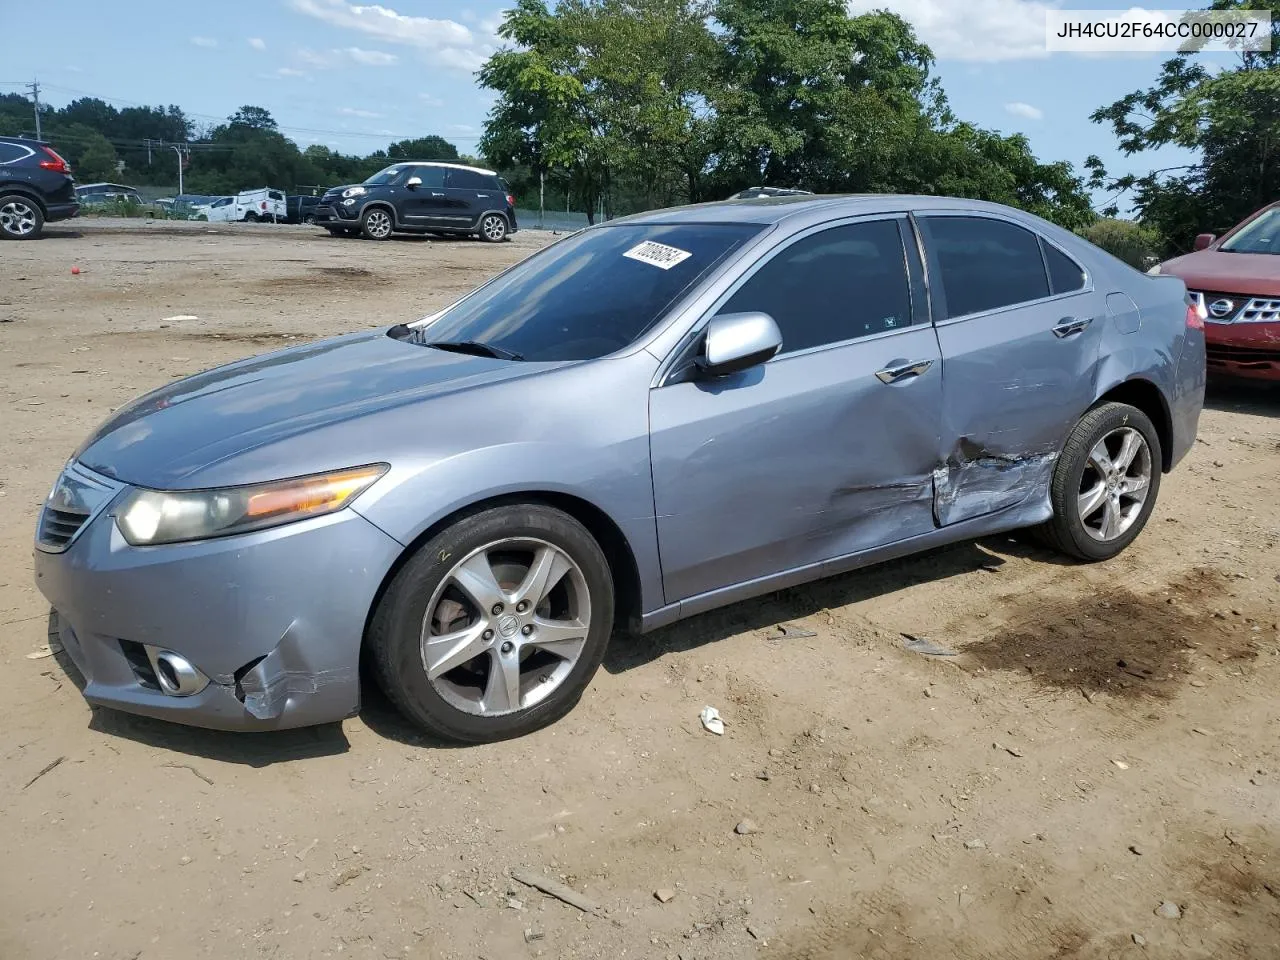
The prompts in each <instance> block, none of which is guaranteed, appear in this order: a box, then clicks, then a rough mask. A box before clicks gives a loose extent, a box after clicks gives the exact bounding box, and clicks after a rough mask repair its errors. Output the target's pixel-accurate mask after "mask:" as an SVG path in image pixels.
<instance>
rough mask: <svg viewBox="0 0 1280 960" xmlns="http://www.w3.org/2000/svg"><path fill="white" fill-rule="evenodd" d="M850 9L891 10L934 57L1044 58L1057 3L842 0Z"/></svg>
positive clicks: (1039, 0)
mask: <svg viewBox="0 0 1280 960" xmlns="http://www.w3.org/2000/svg"><path fill="white" fill-rule="evenodd" d="M847 6H848V8H849V12H850V13H867V12H868V11H870V10H885V9H887V10H891V11H893V12H894V13H896V14H898V15H899V16H901V17H902V18H903V19H904V20H906V21H907V22H908V23H910V24H911V25H912V26H913V27H915V30H916V34H917V35H918V36H919V37H920V39H921V40H923V41H924V42H925V43H927V44H928V45H929V46H930V47H931V48H932V49H933V52H934V55H935V56H936V57H937V58H938V59H939V60H976V61H985V62H995V61H999V60H1032V59H1038V58H1041V57H1047V56H1049V51H1048V50H1046V49H1045V27H1046V24H1047V23H1048V14H1049V11H1050V10H1053V9H1056V8H1057V7H1058V4H1057V3H1045V2H1043V0H964V2H960V0H847Z"/></svg>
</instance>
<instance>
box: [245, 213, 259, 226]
mask: <svg viewBox="0 0 1280 960" xmlns="http://www.w3.org/2000/svg"><path fill="white" fill-rule="evenodd" d="M261 220H262V218H261V217H260V216H258V215H257V214H256V213H254V212H253V211H252V210H250V211H249V212H248V213H246V214H245V215H244V222H245V223H258V222H259V221H261Z"/></svg>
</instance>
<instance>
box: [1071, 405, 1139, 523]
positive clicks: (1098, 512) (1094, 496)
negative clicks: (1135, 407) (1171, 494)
mask: <svg viewBox="0 0 1280 960" xmlns="http://www.w3.org/2000/svg"><path fill="white" fill-rule="evenodd" d="M1152 469H1153V465H1152V461H1151V448H1150V446H1148V445H1147V441H1146V438H1145V437H1143V435H1142V434H1141V433H1139V432H1138V431H1137V430H1135V429H1134V428H1133V427H1117V428H1116V429H1115V430H1112V431H1111V432H1110V433H1108V434H1106V435H1105V436H1104V437H1103V438H1102V439H1101V440H1099V441H1098V442H1097V443H1096V444H1094V447H1093V449H1092V450H1090V451H1089V462H1088V464H1087V465H1086V466H1085V469H1084V474H1083V476H1081V478H1080V494H1079V499H1078V509H1079V512H1080V522H1081V524H1082V525H1083V526H1084V529H1085V532H1086V533H1088V534H1089V536H1090V537H1092V538H1093V539H1095V540H1100V541H1103V542H1107V541H1110V540H1115V539H1117V538H1119V537H1122V536H1124V534H1125V533H1126V532H1127V531H1128V530H1129V528H1130V527H1132V526H1133V524H1134V522H1135V521H1136V520H1137V519H1138V516H1139V514H1141V513H1142V505H1143V504H1144V503H1145V502H1146V499H1147V493H1148V492H1149V490H1150V489H1151V471H1152Z"/></svg>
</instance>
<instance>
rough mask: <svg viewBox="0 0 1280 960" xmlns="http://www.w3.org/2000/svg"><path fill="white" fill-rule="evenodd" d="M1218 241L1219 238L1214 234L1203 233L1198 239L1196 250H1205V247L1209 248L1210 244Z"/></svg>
mask: <svg viewBox="0 0 1280 960" xmlns="http://www.w3.org/2000/svg"><path fill="white" fill-rule="evenodd" d="M1217 239H1218V238H1217V237H1216V236H1214V235H1213V234H1212V233H1202V234H1200V235H1199V236H1197V237H1196V243H1195V249H1196V250H1203V249H1204V248H1205V247H1207V246H1209V244H1211V243H1213V241H1215V240H1217Z"/></svg>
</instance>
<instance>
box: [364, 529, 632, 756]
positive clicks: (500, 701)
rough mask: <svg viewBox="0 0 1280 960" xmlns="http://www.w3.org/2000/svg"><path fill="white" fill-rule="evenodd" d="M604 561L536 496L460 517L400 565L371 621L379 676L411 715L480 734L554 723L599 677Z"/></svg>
mask: <svg viewBox="0 0 1280 960" xmlns="http://www.w3.org/2000/svg"><path fill="white" fill-rule="evenodd" d="M613 600H614V598H613V581H612V579H611V577H610V574H609V565H608V561H607V560H606V559H605V556H604V553H603V552H602V551H601V549H600V547H599V545H598V544H597V543H596V541H595V539H594V538H592V536H591V534H590V533H589V532H588V531H587V530H586V528H585V527H583V526H582V524H580V523H578V521H577V520H575V519H574V518H573V517H571V516H569V515H568V514H566V513H563V512H562V511H560V510H555V509H553V508H551V507H546V506H541V505H537V504H518V505H512V506H504V507H497V508H495V509H492V510H485V511H483V512H480V513H476V514H473V515H472V516H469V517H464V518H463V519H461V520H459V521H458V522H457V523H455V524H453V525H452V526H451V527H449V528H448V529H447V530H445V531H443V532H442V533H440V534H438V535H436V536H435V537H433V538H432V539H431V540H430V541H428V542H427V543H426V544H424V545H423V546H422V547H421V548H420V549H419V550H418V551H417V552H416V553H415V554H414V555H413V556H412V557H411V558H410V559H409V560H408V562H407V563H405V565H404V566H403V567H402V568H401V569H400V572H399V573H397V574H396V576H395V579H394V580H392V582H391V585H390V586H389V587H388V588H387V591H386V593H385V594H384V595H383V597H382V599H381V600H380V601H379V603H378V607H377V609H376V610H375V612H374V616H373V619H372V620H371V621H370V626H369V636H368V644H369V649H370V653H371V654H372V661H373V665H374V669H375V672H376V674H377V678H378V682H379V684H380V685H381V686H382V688H383V690H385V691H386V693H387V696H388V697H389V698H390V699H391V701H392V702H393V703H394V704H395V705H396V706H397V708H399V710H400V711H401V713H403V714H404V715H405V716H406V717H407V718H409V719H410V720H412V721H413V722H414V723H416V724H417V725H419V726H420V727H422V728H423V729H425V730H427V731H429V732H430V733H433V734H435V735H437V736H440V737H444V738H447V739H449V740H455V741H461V742H467V743H483V742H490V741H495V740H503V739H507V738H509V737H515V736H520V735H522V734H525V733H528V732H530V731H532V730H536V729H538V728H540V727H543V726H546V725H547V724H549V723H552V722H554V721H556V720H558V719H560V717H562V716H564V715H565V714H566V713H568V712H569V710H570V709H572V708H573V706H574V704H576V703H577V702H578V700H579V698H580V697H581V696H582V692H583V690H585V689H586V687H587V684H588V683H589V682H590V681H591V677H592V676H593V675H594V674H595V672H596V669H597V668H598V667H599V665H600V661H601V660H602V659H603V657H604V652H605V647H606V645H607V644H608V641H609V634H610V632H611V630H612V625H613Z"/></svg>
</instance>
